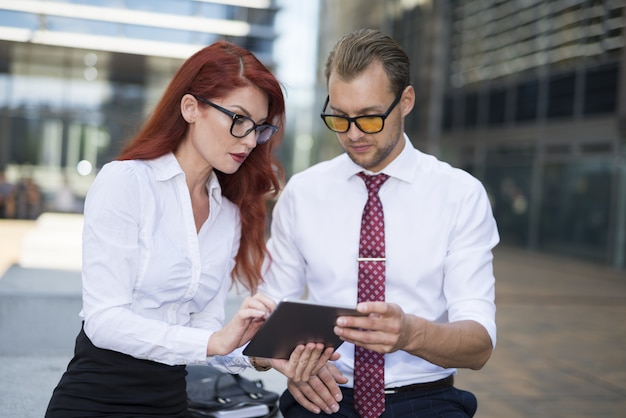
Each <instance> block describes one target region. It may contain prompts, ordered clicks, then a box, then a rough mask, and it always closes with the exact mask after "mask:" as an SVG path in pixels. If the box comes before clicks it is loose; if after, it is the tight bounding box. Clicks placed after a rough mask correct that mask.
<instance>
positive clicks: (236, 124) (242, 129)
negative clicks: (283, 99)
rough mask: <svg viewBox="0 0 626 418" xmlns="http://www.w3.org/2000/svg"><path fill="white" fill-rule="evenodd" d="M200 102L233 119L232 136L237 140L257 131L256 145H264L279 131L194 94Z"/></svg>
mask: <svg viewBox="0 0 626 418" xmlns="http://www.w3.org/2000/svg"><path fill="white" fill-rule="evenodd" d="M192 96H193V97H195V98H196V99H197V100H198V101H200V102H202V103H204V104H206V105H209V106H211V107H214V108H215V109H217V110H219V111H220V112H222V113H224V114H226V115H228V116H230V118H231V119H232V124H231V125H230V134H231V135H232V136H234V137H235V138H245V137H246V136H248V135H249V134H250V132H252V131H255V135H256V143H257V144H264V143H266V142H267V141H269V140H270V138H271V137H272V136H274V134H275V133H276V131H278V127H277V126H274V125H270V124H269V123H262V124H260V125H258V124H257V123H256V122H255V121H253V120H252V119H251V118H249V117H248V116H246V115H240V114H238V113H235V112H231V111H230V110H228V109H225V108H223V107H222V106H220V105H218V104H216V103H213V102H212V101H210V100H207V99H205V98H204V97H200V96H196V95H195V94H192Z"/></svg>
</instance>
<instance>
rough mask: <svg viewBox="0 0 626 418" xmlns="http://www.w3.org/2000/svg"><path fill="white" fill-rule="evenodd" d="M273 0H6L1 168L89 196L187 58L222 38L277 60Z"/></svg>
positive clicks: (2, 2)
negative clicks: (98, 176) (95, 178)
mask: <svg viewBox="0 0 626 418" xmlns="http://www.w3.org/2000/svg"><path fill="white" fill-rule="evenodd" d="M276 12H277V8H276V7H275V6H274V1H273V0H232V1H228V0H222V1H200V0H66V1H62V0H55V1H43V0H42V1H30V0H28V1H27V0H24V1H10V0H9V1H7V0H0V172H4V174H5V176H6V178H7V179H8V180H9V181H10V182H12V183H15V184H17V183H20V182H22V181H24V180H25V179H32V180H34V183H35V184H36V185H37V186H38V187H39V189H40V191H41V194H42V196H43V199H42V204H41V208H40V210H47V209H54V208H51V207H50V206H51V204H52V203H51V202H52V201H53V199H52V197H53V196H54V194H55V193H56V192H57V190H58V189H59V188H60V187H61V186H62V185H63V184H64V183H66V184H67V185H69V186H70V187H71V189H72V190H73V192H74V193H75V195H76V196H78V197H79V198H80V197H84V194H85V193H86V190H87V188H88V187H89V185H90V184H91V181H92V180H93V176H94V175H95V173H96V172H97V170H98V168H99V167H101V166H102V164H104V163H106V162H108V161H110V160H111V159H113V158H114V157H115V155H116V154H117V153H118V152H119V150H120V147H121V146H122V144H123V142H124V141H126V140H127V139H129V138H130V137H131V136H132V134H133V133H134V132H136V130H137V129H138V128H139V126H140V124H141V122H142V121H143V119H144V118H145V116H146V114H147V113H148V112H150V110H151V109H152V108H153V106H154V105H155V103H156V101H157V100H158V99H159V97H160V95H161V94H162V92H163V90H164V89H165V87H166V85H167V83H168V82H169V80H170V79H171V77H172V75H173V74H174V72H175V71H176V70H177V69H178V67H179V66H180V65H181V64H182V62H183V60H184V59H186V58H187V57H189V56H190V55H192V54H193V53H194V52H195V51H197V50H199V49H200V48H202V47H203V46H205V45H207V44H210V43H212V42H214V41H216V40H218V39H225V40H228V41H231V42H234V43H236V44H238V45H241V46H243V47H246V48H248V49H250V50H251V51H252V52H254V53H255V55H256V56H257V57H259V59H261V60H262V61H263V62H264V63H265V64H266V65H267V66H268V67H270V68H272V67H273V66H274V63H273V61H272V57H273V53H272V47H273V43H274V38H275V32H274V17H275V14H276Z"/></svg>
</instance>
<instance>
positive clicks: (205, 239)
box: [46, 42, 327, 418]
mask: <svg viewBox="0 0 626 418" xmlns="http://www.w3.org/2000/svg"><path fill="white" fill-rule="evenodd" d="M284 111H285V109H284V99H283V95H282V91H281V86H280V84H279V83H278V81H277V80H276V79H275V77H274V76H273V75H272V74H271V73H270V72H269V71H268V70H267V68H265V67H264V66H263V64H261V63H260V62H259V61H258V60H257V59H256V58H255V57H254V56H253V55H252V54H251V53H250V52H249V51H247V50H245V49H242V48H240V47H237V46H235V45H232V44H229V43H226V42H217V43H215V44H213V45H211V46H208V47H206V48H204V49H202V50H201V51H199V52H197V53H196V54H195V55H193V56H192V57H190V58H189V59H188V60H187V61H186V62H185V63H184V64H183V65H182V67H181V68H180V69H179V70H178V72H177V73H176V75H175V76H174V78H173V79H172V81H171V82H170V84H169V86H168V88H167V90H166V91H165V94H164V96H163V97H162V99H161V101H160V102H159V103H158V104H157V106H156V109H155V110H154V113H153V114H152V116H151V117H150V118H149V119H148V120H147V123H146V124H145V126H144V127H143V128H142V129H141V131H140V132H139V133H138V135H137V136H136V137H135V138H134V139H133V140H132V141H131V142H130V143H129V144H128V145H127V146H126V148H125V149H124V150H123V151H122V153H121V154H120V156H119V157H118V159H117V161H113V162H111V163H109V164H106V165H105V166H104V167H103V168H102V170H101V171H100V173H99V174H98V176H97V178H96V180H95V181H94V183H93V185H92V187H91V189H90V190H89V193H88V195H87V199H86V203H85V212H84V215H85V218H84V219H85V221H84V229H83V310H82V312H81V316H82V318H83V320H84V322H83V329H82V330H81V332H80V333H79V335H78V337H77V340H76V348H75V355H74V358H73V359H72V361H71V362H70V364H69V366H68V370H67V371H66V372H65V374H64V375H63V377H62V378H61V381H60V382H59V385H58V386H57V388H56V389H55V391H54V393H53V395H52V399H51V401H50V404H49V405H48V410H47V414H46V416H47V417H64V418H67V417H84V416H107V417H111V416H133V417H144V416H167V417H183V416H186V414H187V412H186V408H187V406H186V386H185V374H186V372H185V366H184V365H185V364H190V363H201V362H206V361H210V360H211V357H212V356H224V355H227V354H229V353H231V352H232V351H233V350H234V349H235V348H237V347H240V346H242V345H243V344H245V343H246V342H247V341H248V340H249V339H250V338H251V336H252V335H253V334H254V333H255V332H256V330H257V329H258V328H259V326H260V325H261V324H262V323H263V320H264V319H265V318H266V317H267V314H268V313H269V312H270V311H271V310H272V309H273V307H274V302H273V301H272V300H271V299H269V298H267V297H265V296H263V295H260V294H257V295H255V296H254V297H248V298H246V299H245V300H244V302H243V303H242V305H241V308H240V309H239V311H238V312H237V313H236V315H235V316H234V317H233V319H232V320H231V321H230V322H229V323H228V324H226V325H225V326H224V325H223V322H224V305H225V300H226V297H227V293H228V289H229V287H230V285H231V283H232V282H233V281H234V282H236V281H239V282H241V283H242V284H243V285H244V286H245V287H246V288H248V289H249V290H250V291H251V293H252V294H254V293H255V291H256V288H257V285H258V284H259V282H260V280H261V265H262V263H263V258H264V256H265V253H266V248H265V243H264V228H265V223H266V215H267V214H266V206H265V203H266V199H267V198H268V196H270V195H272V194H276V193H277V191H278V190H279V178H278V176H279V174H282V173H281V168H280V165H279V164H278V162H277V161H276V160H275V157H274V156H273V154H272V150H273V149H274V148H275V147H276V145H277V144H278V143H279V142H280V140H281V139H282V132H283V131H282V128H281V127H282V123H283V120H284ZM306 350H307V351H306V354H303V353H305V347H304V346H300V347H299V348H298V349H297V350H296V351H294V354H293V355H292V359H290V360H291V361H289V362H288V361H285V360H283V361H282V363H280V362H278V361H272V362H273V363H272V364H273V365H275V366H277V367H280V368H287V369H288V370H290V371H291V373H292V374H293V375H298V376H300V377H301V376H302V375H303V370H302V367H303V366H301V365H300V366H298V364H301V363H302V362H301V361H298V360H299V359H300V360H302V359H306V358H312V357H310V356H312V355H320V354H321V350H320V349H319V347H315V348H312V347H309V346H307V348H306ZM324 355H325V354H324ZM299 356H300V357H299ZM326 358H327V357H326ZM222 362H223V360H222ZM226 365H227V366H228V364H226ZM232 365H239V366H241V365H244V366H249V363H248V361H247V359H244V358H233V359H232ZM306 373H307V374H308V371H307V372H306Z"/></svg>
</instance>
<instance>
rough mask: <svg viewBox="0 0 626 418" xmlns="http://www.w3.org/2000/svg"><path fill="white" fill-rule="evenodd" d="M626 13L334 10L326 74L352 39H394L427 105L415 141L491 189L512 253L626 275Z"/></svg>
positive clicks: (413, 121) (583, 7) (352, 2)
mask: <svg viewBox="0 0 626 418" xmlns="http://www.w3.org/2000/svg"><path fill="white" fill-rule="evenodd" d="M624 3H625V2H624V1H623V0H552V1H542V0H458V1H455V0H446V1H443V0H442V1H435V0H385V1H380V2H368V4H367V7H364V2H362V1H359V0H322V3H321V7H320V10H321V15H320V31H319V33H320V45H319V51H320V59H321V60H322V61H321V62H320V67H321V66H322V64H323V60H324V59H325V56H326V55H327V53H328V51H329V50H330V48H331V46H332V44H333V43H334V42H335V41H336V39H337V38H338V37H339V36H340V35H341V34H343V33H345V32H347V31H349V30H352V29H355V28H358V27H374V28H379V29H382V30H383V31H385V32H387V33H389V34H391V35H393V36H394V38H396V39H397V40H398V41H399V42H400V43H401V44H402V45H403V46H404V47H405V49H406V50H407V52H408V54H409V56H410V57H411V61H412V77H413V80H412V81H413V85H414V86H415V88H416V91H417V98H418V100H417V103H416V107H415V109H414V110H413V113H412V115H411V117H410V118H408V126H407V128H406V130H407V133H408V135H409V136H410V138H411V140H412V141H413V143H414V144H415V145H416V146H417V147H418V148H420V149H422V150H424V151H426V152H430V153H433V154H436V155H438V156H439V157H440V158H442V159H443V160H445V161H448V162H450V163H452V164H453V165H456V166H458V167H461V168H463V169H465V170H467V171H469V172H471V173H472V174H474V175H475V176H476V177H478V178H479V179H481V180H482V181H483V183H484V184H485V187H486V188H487V191H488V193H489V194H490V196H491V199H492V203H493V208H494V213H495V216H496V219H497V222H498V226H499V229H500V233H501V236H502V242H503V243H506V244H511V245H516V246H521V247H525V248H530V249H533V250H539V251H546V252H551V253H556V254H562V255H566V256H570V257H580V258H584V259H588V260H594V261H598V262H602V263H606V264H609V265H612V266H615V267H618V268H624V266H625V259H626V239H625V236H626V141H625V139H624V135H625V134H626V131H625V128H626V123H625V122H626V119H625V116H626V115H625V114H626V108H625V107H624V106H625V103H626V102H625V100H624V99H625V97H624V96H625V83H624V81H625V80H626V74H625V71H626V65H625V64H626V63H625V59H626V58H625V51H624V45H625V39H626V38H625V36H626V34H625V33H624V26H625V18H624V10H625V4H624ZM321 75H322V73H321V71H320V72H319V74H318V76H319V77H320V82H319V85H321V86H322V87H321V89H322V90H321V91H320V92H318V95H317V100H318V101H317V105H318V109H319V108H321V106H322V104H323V102H322V101H323V100H324V98H325V92H324V91H323V80H322V79H321ZM320 129H321V128H320ZM320 133H321V135H325V134H326V133H324V132H323V130H322V131H320ZM318 136H319V135H318ZM329 142H330V141H326V140H325V141H323V143H316V145H319V147H320V148H321V147H326V146H328V145H327V144H328V143H329ZM333 145H334V144H333ZM317 152H318V153H319V155H324V154H326V153H327V152H328V150H322V149H320V150H319V151H317ZM313 159H316V158H315V157H314V158H313Z"/></svg>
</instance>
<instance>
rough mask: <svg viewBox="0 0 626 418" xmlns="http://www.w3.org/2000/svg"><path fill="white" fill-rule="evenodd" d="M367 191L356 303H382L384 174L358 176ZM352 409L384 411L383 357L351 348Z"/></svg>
mask: <svg viewBox="0 0 626 418" xmlns="http://www.w3.org/2000/svg"><path fill="white" fill-rule="evenodd" d="M358 176H359V177H361V178H362V179H363V181H365V186H366V187H367V193H368V198H367V203H365V208H364V209H363V218H362V219H361V238H360V242H359V259H358V260H359V285H358V286H359V294H358V301H359V302H364V301H384V300H385V219H384V216H383V205H382V203H381V202H380V198H379V197H378V189H379V188H380V186H381V185H382V184H383V183H384V182H385V181H386V180H387V179H388V178H389V176H388V175H386V174H378V175H375V176H367V175H365V174H363V173H359V174H358ZM354 407H355V408H356V410H357V412H358V413H359V415H360V416H361V417H363V418H365V417H367V418H377V417H379V416H380V415H381V414H382V413H383V412H384V411H385V357H384V355H383V354H381V353H377V352H375V351H371V350H368V349H365V348H363V347H359V346H355V347H354Z"/></svg>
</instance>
